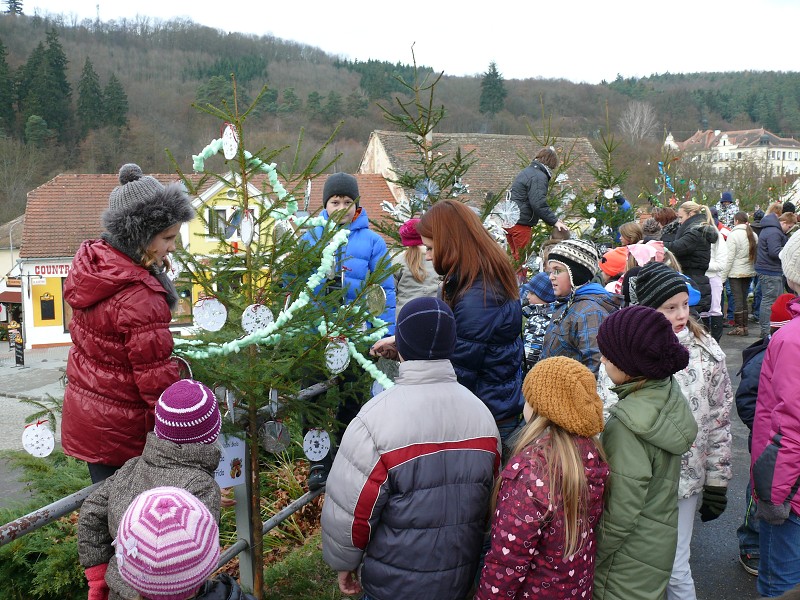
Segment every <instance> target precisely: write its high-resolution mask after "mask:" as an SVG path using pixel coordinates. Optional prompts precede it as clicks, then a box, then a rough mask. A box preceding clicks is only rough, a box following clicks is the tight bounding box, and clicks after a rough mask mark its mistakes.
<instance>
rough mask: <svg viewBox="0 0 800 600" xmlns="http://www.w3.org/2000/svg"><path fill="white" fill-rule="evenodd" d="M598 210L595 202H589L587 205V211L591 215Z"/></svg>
mask: <svg viewBox="0 0 800 600" xmlns="http://www.w3.org/2000/svg"><path fill="white" fill-rule="evenodd" d="M596 210H597V206H595V203H594V202H590V203H589V204H587V205H586V212H588V213H589V214H590V215H592V214H594V211H596Z"/></svg>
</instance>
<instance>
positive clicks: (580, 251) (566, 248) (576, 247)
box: [547, 239, 600, 287]
mask: <svg viewBox="0 0 800 600" xmlns="http://www.w3.org/2000/svg"><path fill="white" fill-rule="evenodd" d="M547 260H548V261H551V260H554V261H556V262H560V263H561V264H563V265H565V266H566V267H567V269H568V270H569V279H570V282H571V283H572V287H580V286H582V285H583V284H584V283H589V282H590V281H591V280H592V277H594V276H595V275H596V274H597V271H599V270H600V254H599V253H598V252H597V248H595V245H594V244H593V243H592V242H590V241H588V240H581V239H570V240H563V241H561V242H559V243H558V244H556V245H555V246H553V249H552V250H550V253H549V254H548V255H547Z"/></svg>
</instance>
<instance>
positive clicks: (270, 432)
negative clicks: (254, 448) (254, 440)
mask: <svg viewBox="0 0 800 600" xmlns="http://www.w3.org/2000/svg"><path fill="white" fill-rule="evenodd" d="M258 439H259V441H260V442H261V447H262V448H264V450H266V451H267V452H272V453H274V454H277V453H279V452H283V451H284V450H286V448H288V447H289V443H290V442H291V441H292V440H291V437H290V436H289V430H288V429H287V428H286V426H285V425H284V424H283V423H281V422H280V421H267V422H266V423H264V424H263V425H262V426H261V428H260V429H259V430H258Z"/></svg>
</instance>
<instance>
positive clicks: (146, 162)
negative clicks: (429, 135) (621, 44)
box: [0, 14, 800, 222]
mask: <svg viewBox="0 0 800 600" xmlns="http://www.w3.org/2000/svg"><path fill="white" fill-rule="evenodd" d="M0 43H1V44H2V46H0V222H4V221H6V220H8V219H10V218H12V217H14V216H16V215H18V214H20V213H21V212H22V211H23V210H24V199H25V193H26V192H27V191H28V190H30V189H32V188H33V187H35V186H36V185H39V184H40V183H42V182H44V181H46V180H47V179H48V178H50V177H52V176H53V175H55V174H57V173H59V172H64V171H72V172H115V171H116V170H117V168H118V167H119V165H120V164H122V163H123V162H126V161H131V160H133V161H136V162H138V163H139V164H140V165H141V166H142V168H143V169H144V170H145V172H164V171H170V170H172V168H173V167H172V165H171V163H170V162H169V160H168V157H167V155H166V153H165V149H167V148H168V149H169V150H170V151H171V152H172V153H173V154H174V156H175V157H176V159H177V160H178V161H179V162H180V164H181V166H182V168H189V166H190V156H191V154H193V153H197V152H198V151H199V150H200V149H201V148H203V147H204V146H205V144H207V143H208V142H209V141H210V140H211V139H213V138H215V137H217V136H218V135H219V128H220V123H219V122H218V121H217V120H216V119H215V118H212V117H210V116H208V115H206V114H204V113H202V112H199V111H198V110H197V109H195V108H193V107H192V103H206V102H211V103H219V102H220V101H221V99H223V98H226V99H230V96H231V89H230V88H231V86H230V73H232V72H233V73H235V74H236V79H237V82H238V85H239V99H240V104H242V103H246V102H247V101H248V99H252V98H254V97H255V96H256V95H257V94H258V92H259V91H260V90H261V89H262V87H263V86H264V85H266V86H268V87H267V92H266V94H265V95H264V96H263V97H262V101H261V102H260V104H259V108H258V110H257V111H256V112H255V115H254V116H253V118H251V119H250V120H249V121H248V124H249V136H250V137H249V139H248V140H246V144H247V145H248V147H251V148H255V149H257V148H260V147H262V146H267V147H270V148H275V147H281V146H283V145H290V146H292V147H294V145H295V142H296V140H297V137H298V134H299V133H300V131H301V129H304V131H305V142H304V148H305V153H306V155H311V154H313V152H315V151H316V150H317V149H318V147H319V146H320V145H321V144H322V143H323V142H324V140H326V139H327V138H328V136H329V135H330V133H331V132H332V131H333V129H334V128H335V126H336V124H337V123H338V122H339V121H340V120H343V121H344V125H343V127H342V128H341V130H340V132H339V134H338V136H337V137H336V140H335V142H334V143H333V144H332V145H331V146H330V147H329V149H328V152H329V153H330V155H331V156H333V155H334V153H341V154H342V157H341V159H340V160H339V162H338V164H337V165H336V167H337V168H338V169H340V170H353V169H355V168H356V166H357V165H358V162H359V160H360V158H361V155H362V153H363V150H364V147H365V145H366V142H367V140H368V137H369V133H370V132H371V131H372V130H374V129H380V128H384V129H385V128H387V127H388V125H387V123H386V121H385V119H384V118H383V113H382V111H381V109H380V107H379V106H378V104H379V103H383V104H384V105H386V106H389V105H391V104H392V98H393V96H394V95H396V94H398V93H401V92H402V88H401V87H400V86H399V85H397V82H396V79H395V77H396V76H397V75H401V76H402V77H403V78H405V79H406V80H410V79H411V78H412V77H413V69H412V68H411V66H409V65H407V64H406V65H403V64H389V63H385V62H380V61H367V62H360V63H353V62H350V61H345V60H341V59H340V58H339V57H336V56H332V55H328V54H326V53H325V52H324V51H323V50H321V49H319V48H314V47H311V46H308V45H304V44H298V43H295V42H290V41H284V40H281V39H279V38H276V37H272V36H261V37H257V36H251V35H244V34H235V33H234V34H226V33H223V32H220V31H218V30H215V29H212V28H209V27H205V26H201V25H197V24H195V23H192V22H191V21H188V20H174V21H168V22H160V21H156V20H153V19H149V18H146V17H137V18H135V19H132V20H123V21H118V22H108V23H100V22H93V21H84V22H70V21H68V20H67V17H47V18H42V17H29V16H26V15H24V14H23V15H16V16H15V15H8V14H3V15H2V16H0ZM411 60H412V56H411V51H410V49H409V56H408V61H409V63H410V62H411ZM486 68H487V73H489V72H490V71H491V69H490V65H486ZM497 70H498V72H499V73H498V75H499V83H500V85H501V86H502V88H503V90H504V91H505V96H504V98H501V101H500V104H499V105H497V106H495V107H494V108H491V109H490V110H484V111H483V112H481V110H480V109H481V107H482V104H481V91H482V86H481V83H482V81H483V80H484V77H482V76H474V77H451V76H448V75H447V73H445V74H444V77H443V78H442V79H441V81H440V83H439V84H438V85H437V87H436V103H437V104H441V105H443V106H444V107H445V108H446V110H447V117H446V118H445V120H444V121H443V122H442V123H441V125H440V127H439V129H440V130H441V131H443V132H448V131H449V132H493V133H507V134H527V133H528V132H529V131H533V132H535V133H542V132H543V131H544V130H545V129H547V128H548V127H549V128H550V131H551V132H553V133H556V134H558V135H564V136H588V137H589V138H590V139H593V140H595V139H598V138H599V136H600V134H601V133H605V132H607V131H610V132H611V133H613V134H614V135H615V136H618V137H619V139H621V140H622V141H623V144H622V145H621V148H620V150H619V156H620V160H621V163H622V166H624V167H626V168H629V169H630V170H631V174H632V181H633V183H632V186H638V185H639V182H638V179H642V180H644V178H645V177H648V178H649V177H650V175H649V174H648V173H645V172H644V171H642V172H641V173H640V172H639V171H640V169H639V166H640V163H641V165H644V164H645V163H646V162H647V161H648V160H649V159H650V158H651V157H654V156H656V155H657V154H658V153H659V151H660V146H661V143H662V142H663V139H664V135H665V133H666V132H672V133H673V135H674V136H675V138H676V139H678V140H682V139H685V138H687V137H688V136H689V135H691V134H692V133H694V132H695V131H696V130H697V129H702V128H712V129H744V128H752V127H762V126H763V127H766V128H767V129H770V130H771V131H773V132H774V133H776V134H778V135H783V136H792V135H798V132H800V104H799V103H800V74H798V73H773V72H768V73H754V72H745V73H726V74H722V73H699V74H664V75H654V76H651V77H647V78H642V79H623V78H621V77H620V78H618V79H617V80H616V81H613V82H603V83H601V84H599V85H591V84H575V83H572V82H569V81H566V80H553V79H540V78H536V73H535V72H532V73H531V78H530V79H525V80H504V79H503V78H502V70H503V65H502V64H499V65H497ZM421 72H422V73H426V72H431V73H435V72H436V65H435V64H432V65H430V66H427V67H421ZM495 83H497V82H495ZM632 107H639V108H642V107H644V108H646V109H647V110H648V111H649V112H650V115H651V117H650V121H649V125H648V127H646V128H644V129H640V130H638V131H630V130H629V129H628V128H625V127H622V125H621V119H622V117H623V116H624V115H626V114H627V113H628V112H629V111H630V110H631V108H632ZM483 108H484V109H485V108H486V106H484V107H483ZM291 158H292V152H290V151H287V152H286V153H285V156H281V157H280V158H279V162H281V161H283V162H282V165H281V166H282V167H284V168H285V167H286V166H287V164H288V161H290V160H291Z"/></svg>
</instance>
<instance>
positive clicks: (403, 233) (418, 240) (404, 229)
mask: <svg viewBox="0 0 800 600" xmlns="http://www.w3.org/2000/svg"><path fill="white" fill-rule="evenodd" d="M417 223H419V219H409V220H408V221H406V222H405V223H403V224H402V225H401V226H400V242H401V243H402V244H403V246H422V237H421V236H420V235H419V232H418V231H417Z"/></svg>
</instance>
